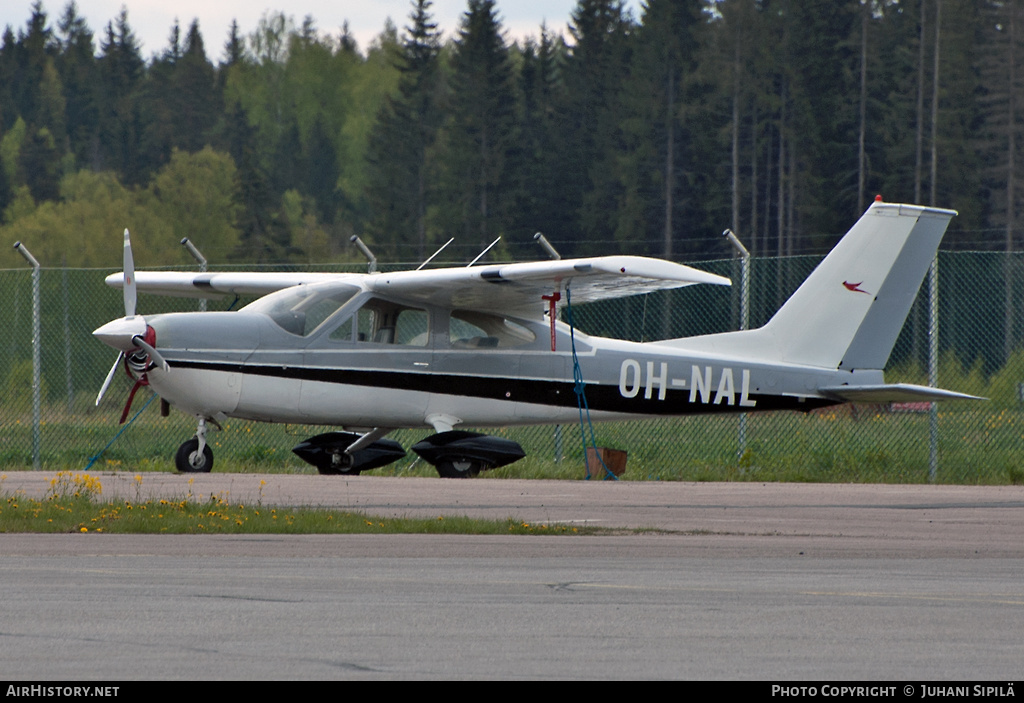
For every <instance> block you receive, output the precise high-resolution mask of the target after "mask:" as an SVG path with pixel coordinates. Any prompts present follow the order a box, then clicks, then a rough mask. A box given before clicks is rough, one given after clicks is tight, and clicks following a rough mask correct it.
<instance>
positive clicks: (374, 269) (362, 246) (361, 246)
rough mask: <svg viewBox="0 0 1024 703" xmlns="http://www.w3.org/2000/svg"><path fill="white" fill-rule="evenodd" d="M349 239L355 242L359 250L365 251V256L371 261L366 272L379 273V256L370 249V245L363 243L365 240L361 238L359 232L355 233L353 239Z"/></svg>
mask: <svg viewBox="0 0 1024 703" xmlns="http://www.w3.org/2000/svg"><path fill="white" fill-rule="evenodd" d="M348 241H350V242H352V243H353V244H355V245H356V246H357V247H358V248H359V251H361V252H363V256H365V257H366V259H367V260H368V261H369V263H368V264H367V265H366V272H367V273H377V257H376V256H374V255H373V252H372V251H370V247H368V246H366V244H365V243H363V240H362V239H360V238H359V235H358V234H353V235H352V237H351V239H349V240H348Z"/></svg>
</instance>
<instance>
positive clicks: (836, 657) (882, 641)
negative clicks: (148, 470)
mask: <svg viewBox="0 0 1024 703" xmlns="http://www.w3.org/2000/svg"><path fill="white" fill-rule="evenodd" d="M94 475H96V474H94ZM98 475H99V476H100V478H101V481H102V483H103V496H104V498H110V497H116V496H119V495H120V496H122V497H125V498H129V499H132V500H134V499H137V498H138V497H140V495H139V493H140V492H141V497H142V498H143V499H145V498H149V497H153V498H156V497H183V496H184V495H186V494H187V493H188V492H191V493H192V494H193V496H194V497H198V496H199V495H200V494H202V495H204V496H205V497H208V496H209V495H211V494H217V495H222V496H226V497H228V499H229V500H230V501H231V502H253V501H256V500H262V502H263V503H264V504H266V505H270V504H274V505H280V506H285V505H287V506H297V505H318V506H330V507H337V508H342V509H346V510H356V511H360V512H365V513H368V514H374V515H380V516H382V517H389V516H396V515H405V516H413V515H415V516H435V515H471V516H479V517H491V518H496V519H505V518H508V517H514V518H516V519H521V520H524V521H529V522H532V523H547V524H562V523H571V524H595V525H599V526H602V527H608V528H618V529H616V531H615V532H614V533H612V534H602V535H598V536H582V537H581V536H573V537H569V536H536V537H535V536H526V537H465V536H425V535H391V536H388V535H354V536H328V535H313V536H301V537H300V536H287V535H282V536H266V535H260V536H237V537H228V536H208V535H207V536H160V535H141V536H130V535H95V534H88V535H81V534H74V535H10V534H9V535H3V536H0V557H2V559H0V584H2V586H3V590H4V598H3V599H2V600H0V613H2V623H3V624H2V625H0V676H3V677H4V678H7V679H20V680H26V679H30V680H42V679H79V678H81V679H93V680H95V679H106V680H117V679H195V678H211V679H212V678H227V679H238V678H271V679H276V678H394V679H409V678H427V679H429V678H616V679H618V678H712V679H739V678H744V679H772V680H779V679H818V680H823V679H835V680H839V679H853V678H856V679H876V680H888V681H918V680H938V679H942V680H947V681H948V680H958V679H960V680H963V679H982V680H995V679H1000V680H1001V679H1005V680H1012V679H1013V678H1016V676H1017V675H1018V673H1019V670H1020V666H1019V662H1020V661H1024V642H1022V641H1021V638H1020V636H1019V633H1020V631H1021V628H1022V626H1024V559H1022V557H1024V539H1022V535H1024V487H1018V486H1004V487H961V486H877V485H870V486H869V485H821V484H767V485H766V484H752V483H751V484H736V483H732V484H711V483H703V484H683V483H654V482H618V483H611V482H563V481H518V480H475V481H444V480H440V479H423V478H374V477H359V478H339V477H319V476H296V475H240V474H234V475H232V474H210V475H201V476H194V477H188V476H178V475H171V474H143V475H142V476H143V480H142V484H141V487H140V486H138V484H137V482H136V481H135V479H134V476H133V475H131V474H98ZM50 477H52V476H51V475H48V474H46V473H43V474H34V473H18V474H12V473H9V474H7V475H6V478H4V479H3V483H2V484H0V486H2V488H3V490H4V491H5V492H6V493H8V494H11V493H17V492H22V491H23V492H24V493H25V494H27V495H37V496H38V495H43V494H44V493H45V491H46V488H47V485H48V484H47V481H48V479H49V478H50ZM190 478H191V479H192V482H191V483H189V479H190ZM262 481H265V482H266V483H264V484H262V486H261V482H262ZM637 530H639V531H637Z"/></svg>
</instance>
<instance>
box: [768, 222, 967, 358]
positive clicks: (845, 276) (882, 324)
mask: <svg viewBox="0 0 1024 703" xmlns="http://www.w3.org/2000/svg"><path fill="white" fill-rule="evenodd" d="M954 215H956V212H954V211H952V210H940V209H937V208H926V207H920V206H916V205H898V204H889V203H881V202H876V203H873V204H872V205H871V207H870V208H868V210H867V211H866V212H865V213H864V215H863V216H862V217H861V218H860V219H859V220H858V221H857V223H856V224H855V225H854V226H853V228H852V229H851V230H850V231H849V232H847V234H846V236H844V237H843V238H842V239H841V240H840V241H839V243H838V244H837V245H836V247H835V248H834V249H833V250H832V252H831V253H830V254H829V255H828V256H827V257H825V259H824V260H823V261H822V262H821V264H819V265H818V267H817V268H816V269H815V270H814V271H813V272H812V273H811V275H810V276H808V277H807V280H805V281H804V282H803V284H802V285H801V286H800V287H799V288H798V289H797V291H796V292H795V293H794V294H793V295H792V296H791V297H790V299H789V300H787V301H786V303H785V305H783V306H782V308H780V309H779V311H778V312H777V313H776V314H775V316H774V317H773V318H772V319H771V320H770V321H769V322H768V324H767V325H765V326H764V327H763V328H761V330H759V332H761V334H763V335H765V337H767V339H765V340H764V341H768V342H770V343H771V346H773V347H774V348H775V350H776V351H777V354H778V357H779V359H780V360H782V361H786V362H790V363H796V364H806V365H811V366H820V367H824V368H842V369H844V370H848V371H852V370H854V369H882V368H883V367H884V366H885V363H886V361H887V360H888V359H889V354H890V353H891V352H892V348H893V346H894V345H895V344H896V338H897V337H898V336H899V333H900V330H901V329H902V328H903V323H904V321H905V320H906V318H907V314H908V313H909V312H910V306H911V305H912V304H913V302H914V298H915V297H916V296H917V291H918V289H919V288H920V287H921V281H922V280H923V279H924V276H925V274H926V273H927V271H928V266H929V264H930V263H931V261H932V259H933V258H934V256H935V253H936V251H937V250H938V246H939V241H940V240H941V239H942V235H943V234H944V233H945V231H946V227H947V226H948V225H949V221H950V219H951V218H952V217H953V216H954Z"/></svg>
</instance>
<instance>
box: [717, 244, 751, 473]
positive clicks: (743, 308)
mask: <svg viewBox="0 0 1024 703" xmlns="http://www.w3.org/2000/svg"><path fill="white" fill-rule="evenodd" d="M722 236H723V237H725V238H726V239H728V240H729V243H730V244H732V246H733V248H734V249H735V250H736V253H738V254H739V255H740V329H741V330H745V329H747V327H748V326H749V325H750V252H749V251H747V248H746V247H745V246H743V243H742V242H740V240H739V238H738V237H737V236H736V235H735V234H734V233H733V231H732V230H731V229H727V230H725V231H724V232H722ZM736 445H737V446H736V458H737V459H742V458H743V455H744V454H745V453H746V452H747V414H746V413H740V427H739V432H738V435H737V437H736Z"/></svg>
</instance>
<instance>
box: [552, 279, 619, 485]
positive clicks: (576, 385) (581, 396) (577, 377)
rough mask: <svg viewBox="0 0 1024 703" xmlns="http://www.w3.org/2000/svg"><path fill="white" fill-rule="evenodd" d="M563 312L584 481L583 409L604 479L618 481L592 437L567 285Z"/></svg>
mask: <svg viewBox="0 0 1024 703" xmlns="http://www.w3.org/2000/svg"><path fill="white" fill-rule="evenodd" d="M565 313H566V317H567V318H568V320H569V339H570V340H571V342H572V378H573V391H575V393H576V407H578V408H579V411H580V438H581V440H582V442H583V465H584V466H585V467H586V469H587V474H586V477H585V478H584V480H585V481H589V480H590V458H589V457H588V456H587V431H586V429H585V427H584V425H583V411H584V409H585V410H586V411H587V426H589V427H590V446H592V447H593V448H594V456H596V457H597V460H598V461H600V462H601V466H603V467H604V472H605V476H604V480H605V481H607V480H608V479H612V480H613V481H618V480H619V477H618V476H616V475H615V474H613V473H612V471H611V469H609V468H608V465H607V464H605V463H604V458H603V457H602V456H601V452H599V451H597V439H596V438H595V437H594V423H593V422H591V420H590V406H589V405H587V394H586V385H587V384H586V382H585V381H584V380H583V369H581V368H580V359H579V356H577V355H576V325H575V324H573V321H572V294H571V293H570V292H569V286H566V288H565Z"/></svg>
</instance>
